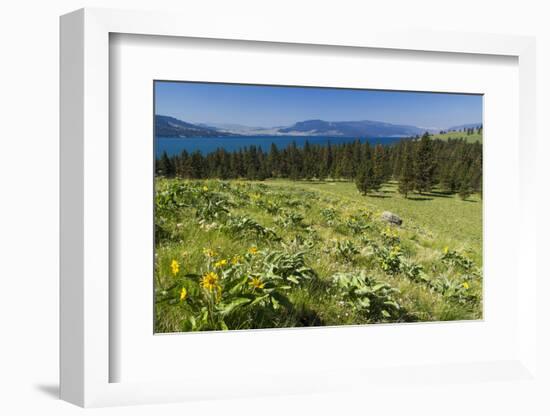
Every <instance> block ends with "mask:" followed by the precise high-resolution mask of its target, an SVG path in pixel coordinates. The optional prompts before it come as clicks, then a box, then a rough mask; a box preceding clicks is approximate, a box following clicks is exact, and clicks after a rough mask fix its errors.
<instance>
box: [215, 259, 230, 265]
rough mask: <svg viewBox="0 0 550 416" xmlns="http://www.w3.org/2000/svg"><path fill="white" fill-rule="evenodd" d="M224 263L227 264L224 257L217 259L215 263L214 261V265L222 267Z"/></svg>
mask: <svg viewBox="0 0 550 416" xmlns="http://www.w3.org/2000/svg"><path fill="white" fill-rule="evenodd" d="M226 265H227V260H226V259H221V260H220V261H217V262H216V263H214V267H223V266H226Z"/></svg>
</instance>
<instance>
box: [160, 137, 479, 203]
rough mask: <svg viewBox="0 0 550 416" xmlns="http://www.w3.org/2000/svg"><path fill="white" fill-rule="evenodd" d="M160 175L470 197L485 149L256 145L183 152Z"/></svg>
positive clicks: (457, 143)
mask: <svg viewBox="0 0 550 416" xmlns="http://www.w3.org/2000/svg"><path fill="white" fill-rule="evenodd" d="M156 173H157V175H162V176H168V177H174V176H176V177H180V178H188V179H205V178H219V179H237V178H244V179H250V180H264V179H267V178H288V179H292V180H301V179H307V180H311V179H319V180H325V179H338V180H353V181H355V183H356V185H357V188H358V190H359V191H360V192H362V193H364V194H366V193H369V192H372V191H377V190H379V189H380V187H381V186H382V184H383V183H385V182H388V181H389V180H392V179H393V180H397V181H398V182H399V191H400V193H402V194H403V195H405V196H407V195H408V194H409V193H411V192H413V191H416V192H419V193H425V192H429V191H431V190H432V188H433V187H434V186H436V185H439V186H440V187H441V189H442V190H443V191H445V192H449V193H460V195H461V196H462V197H463V198H466V197H467V196H468V195H470V194H471V193H474V192H481V190H482V182H481V181H482V145H481V144H480V143H466V141H464V140H461V139H456V140H449V141H442V140H433V139H431V137H430V135H428V134H425V135H423V136H422V137H416V138H413V139H405V140H402V141H400V142H397V143H394V144H392V145H388V146H382V145H380V144H378V145H374V146H373V145H371V144H369V143H368V142H363V143H361V141H359V140H355V141H353V142H349V143H343V144H338V145H333V144H331V143H330V142H329V143H328V144H327V145H312V144H310V143H309V142H307V141H306V143H305V144H304V147H302V148H301V147H298V146H297V145H296V143H294V142H293V143H291V144H290V145H288V146H287V147H286V148H283V149H279V148H278V147H277V146H276V145H275V144H274V143H272V144H271V148H270V150H269V152H265V151H263V150H262V148H261V147H258V146H254V145H251V146H248V147H246V148H242V149H240V150H238V151H235V152H228V151H226V150H224V149H221V148H220V149H218V150H216V151H214V152H212V153H209V154H208V155H206V156H205V155H202V154H201V153H200V152H199V151H196V152H193V153H189V152H187V151H185V150H184V151H183V152H181V153H180V154H179V155H175V156H171V157H170V156H168V155H167V154H166V153H163V154H162V156H161V157H160V158H159V159H158V160H157V161H156Z"/></svg>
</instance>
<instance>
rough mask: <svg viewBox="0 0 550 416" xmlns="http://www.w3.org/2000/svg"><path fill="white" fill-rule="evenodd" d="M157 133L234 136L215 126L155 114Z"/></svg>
mask: <svg viewBox="0 0 550 416" xmlns="http://www.w3.org/2000/svg"><path fill="white" fill-rule="evenodd" d="M155 135H156V136H160V137H220V136H233V135H232V134H230V133H225V132H222V131H219V130H216V129H214V128H208V127H203V126H199V125H196V124H191V123H186V122H185V121H181V120H178V119H177V118H174V117H169V116H160V115H157V116H155Z"/></svg>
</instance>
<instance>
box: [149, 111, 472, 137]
mask: <svg viewBox="0 0 550 416" xmlns="http://www.w3.org/2000/svg"><path fill="white" fill-rule="evenodd" d="M468 126H471V127H472V126H475V127H477V126H479V124H475V123H473V124H471V125H466V124H465V125H463V126H462V127H459V126H456V127H453V128H450V129H456V130H458V129H460V128H464V127H467V128H468ZM450 129H449V130H450ZM440 130H441V129H438V128H423V127H416V126H408V125H400V124H391V123H384V122H381V121H371V120H361V121H324V120H306V121H300V122H297V123H294V124H293V125H291V126H280V127H271V128H264V127H250V126H243V125H240V124H217V123H201V124H192V123H187V122H185V121H182V120H179V119H177V118H174V117H169V116H163V115H157V116H155V133H156V135H157V136H160V137H223V136H335V137H370V138H378V137H411V136H416V135H422V134H424V133H425V132H426V131H427V132H429V133H435V132H439V131H440Z"/></svg>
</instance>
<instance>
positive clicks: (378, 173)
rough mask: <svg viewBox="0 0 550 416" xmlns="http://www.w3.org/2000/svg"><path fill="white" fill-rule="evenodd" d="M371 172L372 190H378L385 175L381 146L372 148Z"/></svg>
mask: <svg viewBox="0 0 550 416" xmlns="http://www.w3.org/2000/svg"><path fill="white" fill-rule="evenodd" d="M372 171H373V177H372V187H373V189H374V190H378V189H380V187H381V186H382V183H383V182H384V180H385V175H386V167H385V156H384V147H383V146H382V145H381V144H377V145H376V146H375V147H374V154H373V160H372Z"/></svg>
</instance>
